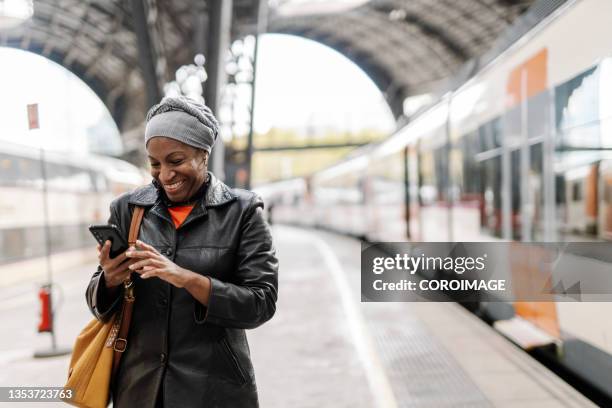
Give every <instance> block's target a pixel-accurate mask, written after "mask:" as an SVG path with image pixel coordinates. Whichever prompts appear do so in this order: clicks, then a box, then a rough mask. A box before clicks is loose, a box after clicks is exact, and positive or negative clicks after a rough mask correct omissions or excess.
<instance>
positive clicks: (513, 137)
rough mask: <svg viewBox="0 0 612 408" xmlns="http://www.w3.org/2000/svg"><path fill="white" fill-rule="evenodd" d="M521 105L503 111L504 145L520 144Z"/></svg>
mask: <svg viewBox="0 0 612 408" xmlns="http://www.w3.org/2000/svg"><path fill="white" fill-rule="evenodd" d="M521 109H522V107H521V106H520V105H517V106H515V107H514V108H512V109H510V110H508V111H507V112H506V113H504V117H503V122H504V125H503V126H504V130H503V133H504V138H505V142H506V145H507V146H509V147H515V146H518V145H520V144H521V141H522V139H523V138H522V133H523V129H522V126H523V124H522V114H521Z"/></svg>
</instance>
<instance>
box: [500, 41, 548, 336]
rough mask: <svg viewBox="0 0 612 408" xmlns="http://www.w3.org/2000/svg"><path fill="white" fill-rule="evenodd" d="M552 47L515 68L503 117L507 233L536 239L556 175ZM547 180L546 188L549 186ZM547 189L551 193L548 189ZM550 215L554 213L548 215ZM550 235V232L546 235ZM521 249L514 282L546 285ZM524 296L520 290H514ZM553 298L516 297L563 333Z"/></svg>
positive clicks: (540, 323)
mask: <svg viewBox="0 0 612 408" xmlns="http://www.w3.org/2000/svg"><path fill="white" fill-rule="evenodd" d="M547 64H548V50H547V49H546V48H544V49H542V50H541V51H539V52H537V53H536V54H534V55H533V56H532V57H531V58H529V59H527V60H526V61H525V62H524V63H522V64H520V65H519V66H517V67H516V68H514V69H513V70H512V71H511V73H510V75H509V77H508V82H507V84H506V85H507V86H506V92H507V97H508V109H507V111H506V113H505V114H504V116H503V128H504V143H503V145H504V146H503V159H502V160H503V181H502V188H503V190H504V194H502V196H503V197H504V199H503V203H502V207H503V213H504V217H503V222H502V224H503V227H502V229H503V237H504V238H506V239H511V240H516V241H523V242H532V241H541V240H544V239H545V238H547V237H546V236H545V229H544V220H545V219H546V218H547V217H546V216H545V214H544V211H543V209H544V207H545V204H546V205H548V206H554V202H552V203H551V202H550V200H551V196H553V197H554V194H553V195H551V194H550V191H549V189H550V186H551V185H554V177H553V176H552V172H551V171H550V170H547V171H545V168H544V162H545V160H551V163H552V159H553V158H552V157H550V150H551V149H550V145H551V143H552V134H553V133H552V131H551V123H552V121H551V120H550V112H551V110H552V109H551V106H552V103H551V98H550V93H549V92H548V91H547V74H548V66H547ZM547 184H548V187H546V191H544V190H545V186H546V185H547ZM547 193H548V194H547ZM548 219H550V217H548ZM548 238H549V237H548ZM523 260H524V257H523V254H521V253H520V249H518V250H517V252H515V253H513V254H512V261H511V263H512V265H511V269H512V276H513V280H514V282H515V284H516V285H515V286H516V287H520V286H521V285H530V286H531V287H534V285H537V287H541V288H545V287H547V285H550V279H549V276H550V275H549V274H547V273H543V272H545V271H541V270H539V269H538V268H537V265H530V264H529V263H526V262H523ZM515 295H516V296H517V297H520V296H521V294H520V293H516V294H515ZM553 300H554V299H553V297H552V296H551V301H550V302H541V301H540V302H515V303H514V308H515V312H516V314H517V315H518V316H520V317H522V318H523V319H526V320H527V321H529V322H531V323H532V324H533V325H535V326H536V327H538V328H539V329H541V330H543V331H545V332H547V333H548V334H549V335H551V336H553V337H556V338H558V337H559V336H560V331H559V322H558V316H557V307H556V305H555V303H554V302H553Z"/></svg>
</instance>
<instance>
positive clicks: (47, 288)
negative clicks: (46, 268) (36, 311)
mask: <svg viewBox="0 0 612 408" xmlns="http://www.w3.org/2000/svg"><path fill="white" fill-rule="evenodd" d="M38 299H40V322H39V323H38V332H39V333H43V332H52V331H53V316H52V313H53V310H52V309H51V285H43V286H41V287H40V290H39V291H38Z"/></svg>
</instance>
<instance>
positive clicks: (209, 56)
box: [204, 0, 233, 180]
mask: <svg viewBox="0 0 612 408" xmlns="http://www.w3.org/2000/svg"><path fill="white" fill-rule="evenodd" d="M208 5H209V8H208V38H207V41H206V43H207V46H206V48H207V53H206V54H205V56H206V65H205V66H206V72H207V73H208V79H207V81H206V82H205V84H204V86H205V88H204V99H205V100H206V105H208V107H210V109H211V110H212V111H213V113H214V114H215V116H218V114H219V112H218V109H219V106H220V104H221V95H222V90H223V86H224V85H225V81H226V74H225V53H226V52H227V50H228V49H229V45H230V35H231V26H232V9H233V7H232V0H211V1H209V2H208ZM224 150H225V149H224V148H223V142H222V141H221V140H217V143H216V145H215V148H214V149H213V151H212V154H211V157H210V159H209V165H208V168H209V169H210V170H211V171H212V172H213V173H214V174H215V176H217V177H218V178H219V179H221V180H224V179H225V160H224V157H225V151H224Z"/></svg>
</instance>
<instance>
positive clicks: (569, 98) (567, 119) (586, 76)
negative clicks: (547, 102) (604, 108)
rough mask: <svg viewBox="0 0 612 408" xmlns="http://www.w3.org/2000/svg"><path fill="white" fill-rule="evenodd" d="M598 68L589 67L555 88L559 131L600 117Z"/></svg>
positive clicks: (591, 121) (556, 116)
mask: <svg viewBox="0 0 612 408" xmlns="http://www.w3.org/2000/svg"><path fill="white" fill-rule="evenodd" d="M596 68H597V67H594V68H591V69H588V70H587V71H585V72H583V73H581V74H579V75H577V76H575V77H574V78H572V79H570V80H569V81H567V82H565V83H563V84H561V85H559V86H557V87H556V88H555V121H556V126H557V129H558V130H559V131H564V130H568V129H571V128H574V127H576V126H582V125H585V124H588V123H593V122H596V121H597V120H598V119H599V108H598V106H599V80H598V75H597V72H598V71H597V69H596Z"/></svg>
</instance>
